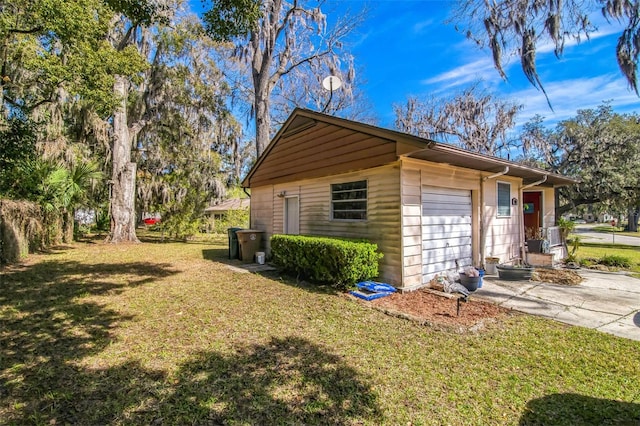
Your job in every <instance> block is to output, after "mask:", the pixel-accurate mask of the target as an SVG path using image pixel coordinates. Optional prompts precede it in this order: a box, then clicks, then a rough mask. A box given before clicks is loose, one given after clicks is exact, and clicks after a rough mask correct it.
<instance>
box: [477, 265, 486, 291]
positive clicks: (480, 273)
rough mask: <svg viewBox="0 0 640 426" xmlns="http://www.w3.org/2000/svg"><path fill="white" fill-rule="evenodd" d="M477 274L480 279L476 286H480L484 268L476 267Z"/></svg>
mask: <svg viewBox="0 0 640 426" xmlns="http://www.w3.org/2000/svg"><path fill="white" fill-rule="evenodd" d="M476 269H477V270H478V275H479V276H480V280H479V281H478V288H482V277H484V269H478V268H476Z"/></svg>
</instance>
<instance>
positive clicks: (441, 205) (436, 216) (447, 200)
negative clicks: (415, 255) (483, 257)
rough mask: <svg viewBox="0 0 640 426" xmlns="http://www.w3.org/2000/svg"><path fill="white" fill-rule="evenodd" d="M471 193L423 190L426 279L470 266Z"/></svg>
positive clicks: (423, 273)
mask: <svg viewBox="0 0 640 426" xmlns="http://www.w3.org/2000/svg"><path fill="white" fill-rule="evenodd" d="M472 211H473V209H472V205H471V191H469V190H462V189H451V188H440V187H434V186H423V187H422V276H423V281H424V282H428V281H429V280H430V279H431V278H433V275H434V274H437V273H441V272H444V271H449V270H456V269H457V268H462V267H464V266H470V265H471V264H472V262H473V259H472V256H473V254H472V245H471V242H472V229H471V215H472Z"/></svg>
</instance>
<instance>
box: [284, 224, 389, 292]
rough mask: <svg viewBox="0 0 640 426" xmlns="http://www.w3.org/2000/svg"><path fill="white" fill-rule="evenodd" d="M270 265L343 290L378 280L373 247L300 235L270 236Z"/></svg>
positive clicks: (370, 244) (374, 246) (375, 247)
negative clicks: (357, 284)
mask: <svg viewBox="0 0 640 426" xmlns="http://www.w3.org/2000/svg"><path fill="white" fill-rule="evenodd" d="M271 257H272V262H273V263H274V264H275V265H276V266H277V267H278V268H280V269H281V270H283V271H285V272H289V273H293V274H297V275H298V276H302V277H305V278H308V279H310V280H312V281H317V282H321V283H328V284H330V285H333V286H335V287H337V288H341V289H345V288H349V287H351V286H353V285H354V284H355V283H357V282H359V281H362V280H367V279H371V278H374V277H377V276H378V262H379V260H380V259H381V258H382V253H378V246H377V245H376V244H373V243H370V242H366V241H362V240H347V239H338V238H328V237H310V236H302V235H273V236H272V237H271Z"/></svg>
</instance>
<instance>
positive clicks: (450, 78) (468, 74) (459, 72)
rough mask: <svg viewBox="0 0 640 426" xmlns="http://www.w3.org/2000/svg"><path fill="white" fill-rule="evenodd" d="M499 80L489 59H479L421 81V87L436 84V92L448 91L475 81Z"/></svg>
mask: <svg viewBox="0 0 640 426" xmlns="http://www.w3.org/2000/svg"><path fill="white" fill-rule="evenodd" d="M493 79H499V75H498V72H497V71H496V69H495V67H494V66H493V62H492V61H491V60H490V59H486V58H483V59H479V60H476V61H474V62H471V63H468V64H465V65H461V66H459V67H456V68H453V69H452V70H449V71H446V72H443V73H441V74H438V75H436V76H434V77H431V78H428V79H425V80H422V81H421V82H420V83H421V84H423V85H432V84H437V85H439V86H438V90H440V91H441V90H445V89H450V88H453V87H458V86H462V85H465V84H467V83H471V82H475V81H479V80H482V81H488V80H493Z"/></svg>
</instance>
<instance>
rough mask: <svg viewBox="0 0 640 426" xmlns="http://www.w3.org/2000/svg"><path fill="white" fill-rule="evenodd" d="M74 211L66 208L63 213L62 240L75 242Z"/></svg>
mask: <svg viewBox="0 0 640 426" xmlns="http://www.w3.org/2000/svg"><path fill="white" fill-rule="evenodd" d="M73 219H74V217H73V211H69V210H65V211H64V212H63V213H62V242H63V243H66V244H68V243H72V242H73Z"/></svg>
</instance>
